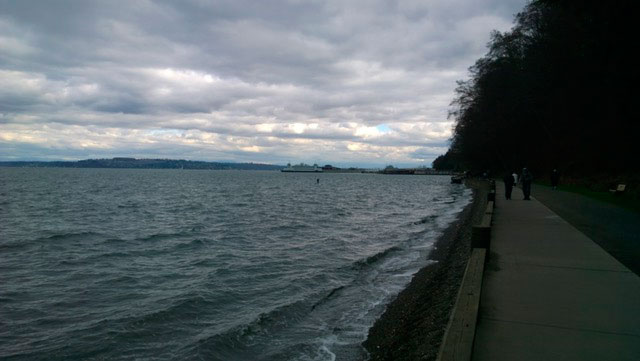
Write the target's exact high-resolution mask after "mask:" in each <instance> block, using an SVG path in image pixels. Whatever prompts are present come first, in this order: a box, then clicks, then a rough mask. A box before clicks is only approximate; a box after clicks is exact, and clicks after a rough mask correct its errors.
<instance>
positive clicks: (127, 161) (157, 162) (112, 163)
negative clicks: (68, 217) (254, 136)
mask: <svg viewBox="0 0 640 361" xmlns="http://www.w3.org/2000/svg"><path fill="white" fill-rule="evenodd" d="M0 167H33V168H37V167H56V168H138V169H236V170H280V169H282V168H284V166H280V165H273V164H261V163H222V162H203V161H194V160H184V159H179V160H176V159H135V158H112V159H85V160H79V161H53V162H35V161H34V162H30V161H23V162H0Z"/></svg>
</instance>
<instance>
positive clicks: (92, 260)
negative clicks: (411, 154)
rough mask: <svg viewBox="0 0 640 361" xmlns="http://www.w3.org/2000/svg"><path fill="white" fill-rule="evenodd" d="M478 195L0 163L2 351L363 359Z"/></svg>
mask: <svg viewBox="0 0 640 361" xmlns="http://www.w3.org/2000/svg"><path fill="white" fill-rule="evenodd" d="M316 178H319V179H320V183H319V184H317V183H316ZM470 196H471V193H470V191H469V190H467V189H465V188H463V187H462V186H460V185H452V184H449V179H448V177H442V176H388V175H387V176H385V175H375V174H319V175H318V174H286V173H278V172H250V171H179V170H116V169H18V168H0V357H1V358H4V357H14V358H15V359H30V360H31V359H33V360H39V359H42V360H45V359H46V360H51V359H60V360H62V359H64V360H69V359H107V358H108V359H175V360H183V359H204V360H225V361H227V360H252V361H253V360H278V361H279V360H334V359H335V360H361V359H364V358H366V353H365V352H364V350H363V349H362V348H361V346H360V343H361V342H362V341H363V340H364V339H365V338H366V334H367V331H368V329H369V328H370V327H371V325H372V324H373V322H374V321H375V319H376V318H377V317H379V316H380V314H381V313H382V312H383V311H384V306H385V305H386V304H387V303H388V302H389V301H390V300H391V299H392V298H393V296H394V295H396V294H397V293H398V292H399V291H400V290H401V289H402V288H403V287H404V286H405V285H406V284H407V283H408V282H409V281H410V279H411V275H412V274H413V273H415V272H416V271H417V270H418V269H419V268H421V267H423V266H425V265H426V264H427V263H428V262H429V261H428V259H427V255H428V254H429V252H430V250H431V249H432V245H433V242H434V241H435V240H436V238H437V236H438V235H439V234H440V233H441V232H442V231H443V230H444V228H445V227H446V226H447V225H448V224H450V222H451V221H452V220H454V219H455V216H456V214H457V213H459V212H460V211H461V210H462V208H463V207H464V206H465V205H466V204H467V203H468V202H469V200H470Z"/></svg>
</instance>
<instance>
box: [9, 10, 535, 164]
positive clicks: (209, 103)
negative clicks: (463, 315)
mask: <svg viewBox="0 0 640 361" xmlns="http://www.w3.org/2000/svg"><path fill="white" fill-rule="evenodd" d="M524 3H525V0H513V1H504V0H500V1H499V0H486V1H471V0H449V1H445V0H442V1H421V0H420V1H419V0H409V1H382V0H381V1H339V0H331V1H294V0H282V1H269V2H264V1H240V0H228V1H215V2H210V1H201V0H189V1H168V0H167V1H151V0H147V1H136V2H126V1H56V2H49V1H20V2H16V1H8V0H0V79H2V83H3V87H2V88H0V159H20V158H24V159H33V158H40V159H47V158H53V159H55V158H87V157H90V156H94V155H101V156H107V157H108V156H116V155H130V156H162V157H171V158H189V159H203V160H237V161H263V162H283V161H292V162H297V161H307V162H309V161H318V162H321V161H327V162H331V163H334V164H340V163H342V164H347V163H350V164H354V165H355V164H380V165H382V164H388V163H394V162H395V163H398V164H400V163H402V164H412V163H413V164H425V163H426V164H428V163H430V161H431V160H433V159H434V158H435V157H436V156H437V155H438V154H440V153H442V152H444V151H445V150H446V147H447V139H448V138H449V136H450V132H451V125H452V124H451V122H450V121H449V120H448V119H447V110H448V106H449V103H450V102H451V100H452V97H453V89H454V87H455V80H457V79H461V78H464V77H465V76H466V68H467V67H468V66H470V65H471V64H472V63H473V62H474V60H475V59H476V58H478V57H479V56H481V55H482V54H483V53H484V52H485V43H486V42H487V41H488V40H489V32H490V31H491V30H493V29H498V30H506V29H508V28H509V27H510V24H511V20H512V17H513V15H514V14H515V13H516V12H517V11H518V10H519V9H520V8H522V7H523V6H524ZM312 158H313V159H312Z"/></svg>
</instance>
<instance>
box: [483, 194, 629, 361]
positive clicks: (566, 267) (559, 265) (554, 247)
mask: <svg viewBox="0 0 640 361" xmlns="http://www.w3.org/2000/svg"><path fill="white" fill-rule="evenodd" d="M493 212H494V213H493V226H492V227H491V235H490V237H491V241H490V249H489V254H487V256H488V261H487V264H486V266H485V269H484V276H483V280H482V294H481V296H480V310H479V314H478V320H477V327H476V334H475V340H474V341H473V355H472V359H473V360H478V361H484V360H492V361H494V360H598V361H601V360H633V361H637V360H640V277H638V276H637V275H635V274H634V273H633V272H631V271H630V270H629V269H627V268H626V267H625V266H623V265H622V264H621V263H620V262H618V261H617V260H616V259H614V258H613V257H612V256H610V255H609V254H608V253H606V252H605V251H604V250H602V248H600V247H599V246H598V245H596V244H595V243H594V242H593V241H592V240H591V239H589V238H588V237H587V236H585V235H584V234H582V233H581V232H579V231H578V230H577V229H575V228H574V227H573V226H571V225H570V224H569V223H567V222H566V221H564V220H563V219H561V218H560V217H558V216H557V215H556V214H555V213H553V212H552V211H551V210H549V209H548V208H547V207H545V206H544V205H542V204H541V203H540V202H538V201H537V200H535V194H534V197H532V200H531V201H524V200H522V192H521V190H520V189H518V188H514V190H513V200H509V201H507V200H505V199H504V190H503V185H502V183H497V190H496V207H495V210H494V211H493Z"/></svg>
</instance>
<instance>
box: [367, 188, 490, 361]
mask: <svg viewBox="0 0 640 361" xmlns="http://www.w3.org/2000/svg"><path fill="white" fill-rule="evenodd" d="M466 185H467V186H468V187H470V188H472V189H473V202H471V203H470V204H469V205H468V206H467V207H465V209H464V210H463V211H462V212H461V213H460V215H459V216H458V218H457V219H456V221H455V222H453V223H452V224H451V226H449V227H448V228H447V230H446V231H445V232H444V233H443V234H442V235H441V236H440V238H439V239H438V240H437V242H436V244H435V247H436V248H435V249H434V251H433V252H432V253H431V254H430V255H429V258H430V259H433V260H436V261H437V263H434V264H431V265H429V266H426V267H424V268H422V269H421V270H420V271H418V272H417V273H416V274H415V275H414V276H413V279H412V280H411V282H410V283H409V285H408V286H407V288H405V289H404V290H403V291H402V292H400V293H399V294H398V296H397V297H396V299H395V300H394V301H393V302H391V303H390V304H389V305H388V306H387V309H386V310H385V312H384V314H383V315H382V317H380V319H378V320H377V321H376V323H375V324H374V325H373V327H372V328H371V329H370V330H369V335H368V337H367V340H366V341H365V342H364V343H363V346H364V347H365V348H366V349H367V351H368V352H369V360H371V361H382V360H393V361H404V360H406V361H409V360H412V361H413V360H435V359H436V357H437V355H438V349H439V347H440V343H441V341H442V337H443V335H444V331H445V328H446V327H447V323H448V321H449V314H450V313H451V309H452V307H453V305H454V304H455V301H456V297H457V295H458V288H459V286H460V282H461V280H462V275H463V273H464V270H465V268H466V265H467V260H468V259H469V254H470V244H471V229H472V226H473V225H474V224H477V223H479V222H480V219H481V218H482V215H483V213H484V210H485V207H486V200H487V192H488V189H489V186H488V184H487V183H486V182H480V181H475V180H469V181H467V182H466Z"/></svg>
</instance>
